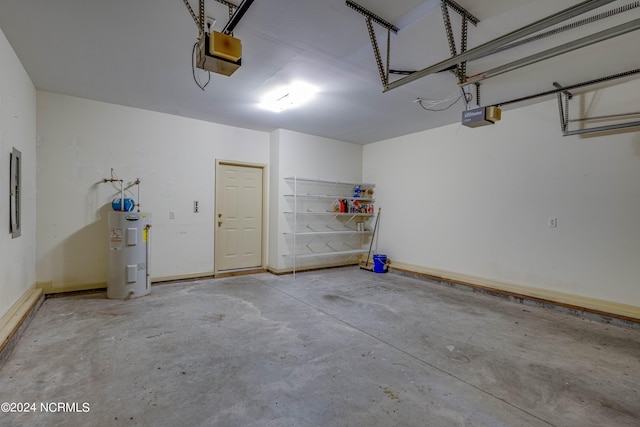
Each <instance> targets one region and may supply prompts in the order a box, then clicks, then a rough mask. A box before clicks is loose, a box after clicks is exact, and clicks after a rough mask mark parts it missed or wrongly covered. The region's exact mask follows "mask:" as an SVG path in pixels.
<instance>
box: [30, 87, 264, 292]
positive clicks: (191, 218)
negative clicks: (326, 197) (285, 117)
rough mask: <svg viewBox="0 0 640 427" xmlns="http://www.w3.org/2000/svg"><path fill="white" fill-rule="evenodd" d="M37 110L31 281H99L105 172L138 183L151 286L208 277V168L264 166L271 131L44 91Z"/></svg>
mask: <svg viewBox="0 0 640 427" xmlns="http://www.w3.org/2000/svg"><path fill="white" fill-rule="evenodd" d="M37 112H38V115H37V129H38V149H37V155H38V181H37V186H38V210H37V223H38V226H37V236H38V252H37V280H38V282H52V285H53V286H54V287H55V286H74V285H85V284H93V283H104V282H106V275H107V234H106V233H107V224H106V213H107V212H108V211H109V210H110V209H111V206H110V202H111V200H112V199H113V198H114V197H115V196H117V195H118V191H117V190H116V189H115V188H114V187H112V186H111V185H110V184H102V183H100V181H101V180H102V179H103V178H109V177H110V170H111V168H113V169H114V171H115V173H116V174H117V176H118V177H119V178H122V179H124V180H125V181H127V182H129V181H133V180H135V179H136V178H140V179H141V181H142V184H141V187H140V191H141V195H140V199H141V200H140V201H141V203H142V210H143V211H148V212H151V213H152V224H153V227H152V230H151V232H152V247H151V252H152V265H151V274H152V279H154V280H155V279H158V278H172V277H181V276H189V275H197V274H212V273H213V270H214V268H213V260H214V253H213V250H214V245H213V229H214V228H213V224H214V213H213V208H214V188H215V182H214V181H215V160H216V159H223V160H235V161H242V162H251V163H261V164H267V163H268V162H269V134H268V133H265V132H257V131H252V130H246V129H240V128H235V127H230V126H223V125H218V124H214V123H209V122H203V121H198V120H192V119H187V118H183V117H178V116H172V115H167V114H161V113H156V112H151V111H146V110H140V109H135V108H129V107H122V106H118V105H113V104H106V103H101V102H95V101H90V100H86V99H80V98H74V97H69V96H63V95H58V94H53V93H49V92H38V93H37ZM133 191H134V199H137V190H136V189H135V188H134V189H133ZM194 200H198V201H199V204H200V213H197V214H196V213H193V201H194ZM170 211H172V212H175V219H174V220H170V219H169V212H170Z"/></svg>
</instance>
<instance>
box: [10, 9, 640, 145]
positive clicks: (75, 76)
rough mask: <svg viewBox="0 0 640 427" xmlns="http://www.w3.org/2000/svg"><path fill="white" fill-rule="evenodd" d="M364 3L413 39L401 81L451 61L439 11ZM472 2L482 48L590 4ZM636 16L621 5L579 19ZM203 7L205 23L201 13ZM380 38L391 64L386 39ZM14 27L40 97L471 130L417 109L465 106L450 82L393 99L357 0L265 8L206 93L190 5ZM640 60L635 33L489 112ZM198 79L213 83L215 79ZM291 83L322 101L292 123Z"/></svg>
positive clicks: (508, 56)
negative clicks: (285, 88)
mask: <svg viewBox="0 0 640 427" xmlns="http://www.w3.org/2000/svg"><path fill="white" fill-rule="evenodd" d="M231 1H232V2H234V3H236V4H239V0H231ZM356 1H357V3H358V4H360V5H362V6H363V7H365V8H367V9H369V10H371V11H372V12H374V13H376V14H377V15H379V16H381V17H382V18H384V19H385V20H387V21H389V22H391V23H392V24H394V25H396V26H397V27H399V28H400V31H399V32H398V34H397V35H393V34H392V39H391V68H395V69H408V70H419V69H422V68H426V67H427V66H429V65H432V64H434V63H436V62H439V61H440V60H443V59H446V58H448V57H449V49H448V44H447V40H446V35H445V31H444V25H443V20H442V15H441V11H440V6H439V4H440V2H439V1H438V0H426V1H421V0H394V1H387V0H359V1H358V0H356ZM458 3H459V4H461V5H462V6H463V7H465V8H467V10H469V11H470V12H471V13H472V14H474V15H475V16H476V17H477V18H479V19H480V23H479V25H478V26H477V27H473V26H470V27H469V48H472V47H474V46H478V45H479V44H481V43H483V42H486V41H489V40H491V39H493V38H495V37H498V36H500V35H503V34H505V33H507V32H509V31H512V30H514V29H516V28H519V27H521V26H523V25H526V24H529V23H531V22H534V21H536V20H538V19H541V18H543V17H545V16H548V15H550V14H552V13H555V12H557V11H560V10H562V9H565V8H567V7H570V6H573V5H575V4H578V3H581V2H580V1H575V0H574V1H570V0H536V1H528V0H483V1H472V0H458ZM629 3H633V2H632V1H615V2H613V3H610V4H609V5H608V6H604V7H602V8H600V9H597V10H595V11H593V12H590V13H588V14H586V15H584V16H581V17H579V18H584V17H586V16H590V15H593V14H596V13H599V12H602V11H605V10H610V9H613V8H616V7H619V6H623V5H626V4H629ZM190 4H191V6H192V7H193V9H194V10H195V11H196V13H197V10H198V8H197V0H190ZM205 5H206V7H205V9H206V14H207V15H212V16H214V17H215V18H216V19H217V24H216V26H215V29H217V30H221V29H222V27H223V26H224V24H225V23H226V21H227V19H228V9H227V7H226V6H223V5H221V4H220V3H217V2H215V1H214V0H206V3H205ZM639 17H640V8H638V9H635V10H633V11H631V12H627V13H625V14H622V15H619V16H616V17H613V18H607V19H606V20H603V21H599V22H597V23H595V24H592V25H589V26H586V27H583V28H580V29H577V30H572V31H570V32H566V33H563V34H562V35H559V36H554V37H551V38H547V39H544V40H543V41H540V42H536V43H532V44H528V45H526V46H523V47H521V48H516V49H512V50H510V51H508V52H505V53H502V54H499V55H494V56H491V57H487V58H483V59H480V60H477V61H473V62H470V63H469V65H468V74H469V75H473V74H476V73H478V72H480V71H484V70H486V69H487V68H491V67H494V66H496V65H501V64H503V63H504V62H507V61H509V60H513V59H517V58H520V57H522V56H524V55H527V54H531V53H533V52H536V51H540V50H543V49H547V48H550V47H553V46H556V45H558V44H561V43H565V42H567V41H570V40H572V39H575V38H578V37H582V36H584V35H587V34H591V33H594V32H596V31H600V30H602V29H604V28H608V27H611V26H613V25H617V24H620V23H622V22H627V21H630V20H632V19H637V18H639ZM451 18H452V21H453V24H454V33H455V34H456V37H459V25H460V18H459V16H458V15H457V14H455V13H452V14H451ZM576 19H578V18H575V19H574V20H576ZM374 27H375V28H376V31H377V35H378V38H379V40H380V46H381V49H382V52H383V55H384V52H385V49H386V30H383V29H382V27H380V26H378V25H375V24H374ZM0 28H1V29H2V31H3V32H4V33H5V35H6V37H7V39H8V40H9V42H10V43H11V45H12V46H13V48H14V50H15V51H16V53H17V55H18V57H19V58H20V60H21V61H22V64H23V65H24V67H25V69H26V70H27V72H28V74H29V76H30V77H31V79H32V80H33V82H34V85H35V86H36V88H37V89H39V90H45V91H51V92H56V93H61V94H66V95H72V96H78V97H82V98H88V99H94V100H98V101H104V102H109V103H114V104H120V105H126V106H132V107H138V108H143V109H148V110H153V111H159V112H164V113H170V114H176V115H180V116H185V117H192V118H196V119H201V120H206V121H211V122H217V123H223V124H228V125H233V126H240V127H245V128H251V129H257V130H264V131H271V130H274V129H278V128H284V129H290V130H294V131H299V132H303V133H308V134H312V135H319V136H324V137H328V138H333V139H338V140H343V141H349V142H354V143H359V144H366V143H371V142H375V141H380V140H384V139H388V138H392V137H396V136H400V135H404V134H408V133H413V132H417V131H421V130H425V129H429V128H433V127H437V126H441V125H444V124H449V123H454V122H459V120H460V114H461V111H462V110H463V108H464V106H463V102H462V101H459V102H458V103H457V104H456V105H454V106H453V107H452V108H450V109H449V110H447V111H442V112H430V111H425V110H423V109H421V108H420V107H419V105H418V104H416V103H415V102H414V100H415V99H416V98H418V97H421V98H428V99H444V98H447V97H450V96H456V95H457V94H459V88H458V86H457V85H456V79H455V77H454V76H453V75H452V74H451V73H447V72H444V73H439V74H435V75H431V76H427V77H425V78H422V79H420V80H417V81H415V82H412V83H410V84H407V85H405V86H402V87H400V88H397V89H394V90H391V91H388V92H386V93H383V91H382V84H381V82H380V78H379V75H378V71H377V68H376V65H375V60H374V55H373V50H372V47H371V43H370V41H369V35H368V33H367V28H366V24H365V18H364V17H363V16H362V15H360V14H358V13H357V12H355V11H353V10H352V9H350V8H348V7H347V6H346V5H345V0H255V2H254V3H253V5H252V6H251V7H250V8H249V10H248V11H247V13H246V15H245V16H244V18H243V19H242V20H241V22H240V24H239V25H238V26H237V27H236V29H235V36H236V37H238V38H240V39H241V40H242V44H243V57H242V67H241V68H240V69H239V70H238V71H236V72H235V73H234V74H233V75H232V76H230V77H226V76H222V75H217V74H211V82H210V84H209V86H208V87H207V88H206V90H205V91H202V90H200V89H199V88H198V87H197V86H196V84H195V83H194V81H193V77H192V69H191V55H192V47H193V44H194V43H195V41H196V38H197V36H198V32H197V28H196V26H195V23H194V22H193V19H192V17H191V15H190V14H189V12H188V11H187V8H186V7H185V5H184V3H183V1H182V0H109V1H97V0H56V1H51V0H29V1H27V0H0ZM638 58H640V43H638V33H636V32H633V33H630V34H627V35H625V36H620V37H617V38H615V39H612V40H610V41H606V42H602V43H600V44H597V45H595V46H591V47H588V48H583V49H580V50H577V51H575V52H572V53H569V54H566V55H563V56H562V57H559V58H554V59H551V60H547V61H543V62H540V63H538V64H535V65H531V66H528V67H525V68H523V69H520V70H517V71H514V72H511V73H508V74H505V75H502V76H499V77H495V78H493V79H489V80H487V81H486V82H485V83H483V86H482V98H481V100H482V104H483V105H491V104H495V103H498V102H500V101H505V100H508V99H512V98H517V97H521V96H524V95H529V94H533V93H537V92H541V91H545V90H549V89H552V88H553V87H552V83H553V82H554V81H558V82H560V83H562V84H572V83H578V82H581V81H585V80H590V79H593V78H596V77H600V76H604V75H607V74H612V73H618V72H622V71H627V70H630V69H634V68H638V66H639V64H638V62H639V60H638ZM198 76H199V78H200V80H201V81H206V77H207V76H206V73H204V72H198ZM397 78H398V77H393V76H392V78H391V80H393V79H397ZM291 80H305V81H307V82H309V83H311V84H314V85H316V86H318V87H319V88H320V93H319V95H318V97H317V98H316V99H315V100H314V101H313V102H312V103H311V104H308V105H307V106H304V107H303V108H300V109H298V110H288V111H285V112H282V113H273V112H269V111H266V110H263V109H260V108H258V107H257V104H258V102H259V99H260V96H261V95H262V94H263V93H265V92H267V91H268V90H269V89H272V88H273V87H274V86H277V85H280V84H283V83H287V82H289V81H291Z"/></svg>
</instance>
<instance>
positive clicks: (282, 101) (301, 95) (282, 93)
mask: <svg viewBox="0 0 640 427" xmlns="http://www.w3.org/2000/svg"><path fill="white" fill-rule="evenodd" d="M317 93H318V88H317V87H315V86H312V85H310V84H308V83H305V82H293V83H291V84H290V85H288V86H282V87H279V88H277V89H274V90H272V91H271V92H268V93H267V94H266V95H265V96H263V97H262V100H261V101H260V104H259V106H260V107H261V108H264V109H266V110H270V111H273V112H276V113H279V112H281V111H284V110H288V109H289V108H296V107H299V106H301V105H303V104H306V103H307V102H309V101H310V100H311V99H313V97H315V95H316V94H317Z"/></svg>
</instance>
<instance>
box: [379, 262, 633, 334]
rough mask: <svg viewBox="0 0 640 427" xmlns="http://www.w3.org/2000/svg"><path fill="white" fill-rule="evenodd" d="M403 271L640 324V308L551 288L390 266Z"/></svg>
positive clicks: (420, 268) (433, 270)
mask: <svg viewBox="0 0 640 427" xmlns="http://www.w3.org/2000/svg"><path fill="white" fill-rule="evenodd" d="M389 268H390V269H395V270H398V271H401V272H406V273H413V274H418V275H421V276H426V277H430V278H433V279H437V280H443V281H445V282H451V283H457V284H461V285H466V286H470V287H473V288H478V289H483V290H486V291H493V292H501V293H505V294H509V295H512V296H515V297H524V298H527V299H531V300H535V301H541V302H550V303H553V304H556V305H559V306H562V307H567V308H571V309H578V310H584V311H589V312H591V313H595V314H600V315H605V316H613V317H617V318H622V319H625V320H630V321H635V322H638V321H640V307H638V306H634V305H628V304H622V303H618V302H613V301H606V300H600V299H596V298H590V297H584V296H580V295H573V294H567V293H563V292H557V291H552V290H548V289H540V288H533V287H530V286H522V285H514V284H510V283H505V282H499V281H496V280H490V279H483V278H479V277H474V276H468V275H465V274H459V273H453V272H450V271H444V270H437V269H433V268H428V267H422V266H417V265H412V264H405V263H402V262H396V261H393V262H392V263H391V265H390V266H389Z"/></svg>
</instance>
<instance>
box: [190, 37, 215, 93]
mask: <svg viewBox="0 0 640 427" xmlns="http://www.w3.org/2000/svg"><path fill="white" fill-rule="evenodd" d="M197 48H198V42H195V43H194V44H193V50H192V51H191V73H192V74H193V81H194V82H196V85H197V86H198V87H199V88H200V89H202V90H203V91H204V88H206V87H207V85H208V84H209V82H211V71H207V76H208V79H207V82H206V83H205V84H204V85H203V84H201V83H200V82H199V81H198V77H197V76H196V49H197Z"/></svg>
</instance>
